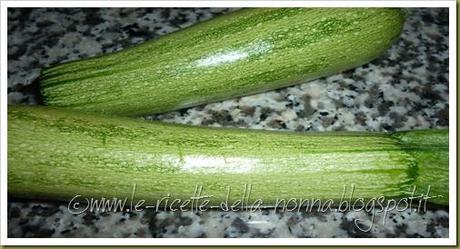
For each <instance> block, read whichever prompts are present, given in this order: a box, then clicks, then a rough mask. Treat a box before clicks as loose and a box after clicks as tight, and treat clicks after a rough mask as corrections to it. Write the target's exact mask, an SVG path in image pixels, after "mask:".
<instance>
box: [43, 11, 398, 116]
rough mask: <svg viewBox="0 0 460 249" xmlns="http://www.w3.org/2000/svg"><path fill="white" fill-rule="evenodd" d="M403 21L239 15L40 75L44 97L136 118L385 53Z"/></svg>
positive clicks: (384, 15) (355, 14)
mask: <svg viewBox="0 0 460 249" xmlns="http://www.w3.org/2000/svg"><path fill="white" fill-rule="evenodd" d="M403 22H404V15H403V13H402V12H401V11H400V10H398V9H387V8H259V9H244V10H240V11H236V12H233V13H230V14H227V15H223V16H221V17H218V18H215V19H213V20H210V21H207V22H204V23H201V24H198V25H194V26H192V27H190V28H186V29H184V30H181V31H178V32H175V33H172V34H169V35H166V36H163V37H161V38H159V39H156V40H152V41H149V42H146V43H144V44H141V45H138V46H135V47H132V48H128V49H125V50H122V51H119V52H115V53H111V54H107V55H103V56H100V57H94V58H90V59H85V60H80V61H75V62H70V63H65V64H61V65H57V66H54V67H51V68H48V69H45V70H43V71H42V74H41V79H40V82H41V91H42V96H43V100H44V102H45V103H46V104H48V105H52V106H60V107H68V108H72V109H77V110H81V111H85V112H99V113H106V114H117V115H126V116H136V115H143V114H152V113H161V112H166V111H171V110H176V109H180V108H185V107H190V106H194V105H198V104H203V103H208V102H213V101H219V100H223V99H228V98H232V97H236V96H242V95H248V94H252V93H257V92H262V91H266V90H272V89H276V88H281V87H285V86H289V85H293V84H296V83H299V82H300V81H306V80H309V79H315V78H318V77H322V76H326V75H330V74H333V73H337V72H340V71H343V70H346V69H350V68H353V67H356V66H358V65H361V64H364V63H366V62H369V61H370V60H372V59H374V58H376V57H377V56H379V55H381V54H382V53H383V52H384V51H386V50H387V49H388V47H389V46H390V45H391V44H392V42H393V41H394V40H395V39H396V38H397V37H398V36H399V33H400V32H401V29H402V25H403Z"/></svg>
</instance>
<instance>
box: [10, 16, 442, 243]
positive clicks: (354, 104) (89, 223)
mask: <svg viewBox="0 0 460 249" xmlns="http://www.w3.org/2000/svg"><path fill="white" fill-rule="evenodd" d="M228 11H231V10H229V9H134V8H126V9H116V8H112V9H91V8H86V9H46V8H38V9H31V8H28V9H8V102H9V104H18V103H28V104H36V103H37V95H36V90H37V89H36V83H35V82H33V81H34V79H35V78H36V77H37V76H38V74H39V71H40V69H41V68H42V67H44V66H48V65H50V64H54V63H58V62H63V61H70V60H75V59H78V58H84V57H89V56H93V55H98V54H102V53H107V52H111V51H116V50H120V49H122V48H124V47H127V46H130V45H132V44H138V43H141V42H143V41H145V40H148V39H152V38H153V39H154V38H157V37H159V36H160V35H163V34H166V33H170V32H173V31H176V30H178V29H180V28H184V27H187V26H190V25H192V24H193V23H195V22H199V21H203V20H206V19H209V18H212V17H213V16H215V15H219V14H222V13H225V12H228ZM407 11H408V18H407V21H406V24H405V28H404V31H403V34H402V35H401V38H400V39H399V41H398V42H397V43H396V44H395V45H394V46H393V47H392V48H391V49H390V50H389V51H388V52H387V53H386V54H385V55H383V56H382V57H380V58H379V59H376V60H374V61H372V62H371V63H369V64H366V65H364V66H361V67H358V68H356V69H353V70H349V71H346V72H343V73H341V74H337V75H334V76H330V77H326V78H321V79H318V80H315V81H311V82H308V83H304V84H299V85H297V86H293V87H289V88H285V89H280V90H277V91H271V92H267V93H262V94H257V95H253V96H247V97H241V98H237V99H232V100H227V101H223V102H219V103H212V104H208V105H203V106H198V107H194V108H189V109H184V110H180V111H176V112H170V113H165V114H161V115H154V116H149V117H146V119H155V120H162V121H165V122H175V123H184V124H192V125H207V126H219V127H220V126H223V127H244V128H251V129H272V130H295V131H331V130H350V131H361V130H368V131H393V130H409V129H421V128H434V127H447V126H448V124H449V120H448V112H449V105H448V94H449V88H448V73H449V72H448V58H449V54H448V35H449V33H448V10H447V9H439V8H438V9H435V8H433V9H407ZM371 217H372V216H371V215H369V214H368V213H366V212H363V211H360V212H345V213H340V212H327V213H318V212H316V213H305V212H302V213H296V212H286V213H281V212H274V211H273V210H264V211H261V212H256V213H249V212H222V211H217V210H214V211H207V212H201V213H200V212H199V213H192V212H184V213H177V212H154V211H152V210H147V211H144V212H139V213H83V214H80V215H73V214H71V213H69V211H68V210H67V206H66V204H65V203H55V202H43V201H29V200H18V199H10V200H9V202H8V236H9V237H448V231H449V213H448V212H447V209H446V208H439V207H438V208H431V209H430V210H428V211H427V212H414V211H410V210H406V211H404V212H396V211H392V212H391V213H390V214H389V217H388V218H387V219H386V224H385V225H383V224H382V216H381V215H377V216H376V219H375V220H374V222H372V219H371ZM357 219H360V220H361V221H360V223H361V224H363V225H367V226H369V225H371V224H373V225H372V230H371V231H370V232H362V231H360V230H359V229H357V227H356V226H355V225H354V221H355V220H357Z"/></svg>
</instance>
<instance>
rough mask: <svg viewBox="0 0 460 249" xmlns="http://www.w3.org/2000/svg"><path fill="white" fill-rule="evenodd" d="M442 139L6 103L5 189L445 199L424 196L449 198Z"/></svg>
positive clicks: (45, 193) (63, 194)
mask: <svg viewBox="0 0 460 249" xmlns="http://www.w3.org/2000/svg"><path fill="white" fill-rule="evenodd" d="M413 138H421V139H419V140H423V141H428V142H425V143H424V144H423V143H420V142H417V143H415V144H414V143H413V142H411V141H415V140H416V139H413ZM433 138H437V140H436V139H433ZM408 139H409V141H408ZM411 139H412V140H411ZM430 141H431V143H430ZM433 141H436V142H433ZM420 144H423V146H422V147H423V148H422V147H420V146H419V145H420ZM447 144H448V131H447V130H425V131H416V132H405V133H394V134H387V133H362V132H334V133H328V132H324V133H294V132H275V131H257V130H244V129H227V128H206V127H191V126H183V125H175V124H165V123H161V122H145V121H142V120H131V119H129V118H120V117H118V118H117V117H105V116H98V115H89V114H84V113H77V112H73V111H70V110H60V109H53V108H49V107H9V110H8V192H9V196H14V197H21V198H35V199H37V198H38V199H56V200H64V201H68V200H70V199H71V198H73V197H74V196H75V195H77V194H80V195H82V196H85V197H88V198H89V197H94V198H102V197H105V198H113V197H116V198H129V197H130V196H131V194H132V193H131V191H132V188H133V185H134V184H136V186H137V187H136V194H135V198H136V199H139V200H152V201H153V200H158V199H161V198H162V197H165V196H166V195H167V194H168V193H169V194H170V195H171V197H173V198H180V199H182V200H184V199H189V198H190V197H191V196H193V193H194V190H195V187H196V186H197V185H198V186H202V188H203V195H212V196H213V197H212V198H211V199H210V204H211V205H213V204H214V205H219V203H221V202H222V201H224V200H226V198H227V191H228V188H230V189H231V192H230V194H229V196H228V200H229V201H235V200H238V199H241V195H242V193H243V191H244V185H245V184H250V185H251V186H252V189H251V196H250V198H249V200H251V201H255V200H256V199H262V200H263V205H267V206H271V205H274V204H275V203H276V201H277V200H279V199H286V200H287V199H290V198H304V199H307V198H310V199H312V198H314V199H333V200H340V199H341V198H342V194H343V188H344V187H347V188H348V190H350V188H351V186H352V185H353V184H354V185H355V191H354V198H364V199H370V198H377V197H380V196H385V197H386V198H400V197H405V196H410V194H409V193H410V192H411V190H412V187H413V185H416V186H417V188H418V190H417V191H420V193H424V192H425V191H426V188H427V186H428V184H435V185H434V186H433V187H432V193H433V192H435V193H436V194H440V195H442V197H437V198H434V199H430V201H431V202H433V203H438V204H448V188H446V186H448V185H445V184H447V183H448V174H447V172H448V153H447V151H448V146H447ZM422 154H423V156H417V155H422ZM414 155H415V156H414ZM427 180H429V182H427ZM349 193H350V192H349V191H348V192H347V193H346V197H348V194H349ZM417 193H418V192H417ZM147 203H148V202H147Z"/></svg>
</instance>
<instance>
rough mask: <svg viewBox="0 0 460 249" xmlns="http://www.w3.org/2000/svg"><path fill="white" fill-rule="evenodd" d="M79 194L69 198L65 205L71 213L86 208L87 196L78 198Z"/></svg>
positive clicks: (79, 211)
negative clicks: (67, 203)
mask: <svg viewBox="0 0 460 249" xmlns="http://www.w3.org/2000/svg"><path fill="white" fill-rule="evenodd" d="M80 197H81V195H76V196H74V197H73V198H72V200H70V202H69V205H67V210H69V212H70V213H71V214H81V213H83V212H85V211H86V210H87V209H88V206H89V200H88V198H80Z"/></svg>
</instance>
